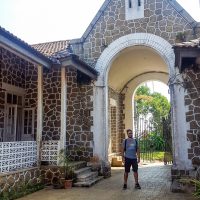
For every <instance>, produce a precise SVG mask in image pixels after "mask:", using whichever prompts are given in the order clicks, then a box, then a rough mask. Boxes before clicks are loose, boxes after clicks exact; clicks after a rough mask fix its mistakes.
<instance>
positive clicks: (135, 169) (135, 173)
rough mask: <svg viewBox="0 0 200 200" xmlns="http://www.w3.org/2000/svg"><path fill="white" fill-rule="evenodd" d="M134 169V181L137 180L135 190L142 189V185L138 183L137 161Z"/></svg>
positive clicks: (133, 164) (134, 163)
mask: <svg viewBox="0 0 200 200" xmlns="http://www.w3.org/2000/svg"><path fill="white" fill-rule="evenodd" d="M132 168H133V175H134V179H135V188H136V189H141V187H140V184H139V183H138V163H137V160H134V161H133V163H132Z"/></svg>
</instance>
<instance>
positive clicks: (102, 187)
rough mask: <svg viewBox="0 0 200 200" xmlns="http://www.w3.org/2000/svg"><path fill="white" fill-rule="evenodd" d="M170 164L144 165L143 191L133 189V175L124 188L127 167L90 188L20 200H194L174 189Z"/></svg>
mask: <svg viewBox="0 0 200 200" xmlns="http://www.w3.org/2000/svg"><path fill="white" fill-rule="evenodd" d="M170 167H171V166H169V165H168V166H164V165H163V163H161V164H153V165H152V164H151V165H141V166H140V168H139V176H140V185H141V187H142V189H141V190H136V189H134V188H133V186H134V184H133V179H132V174H131V176H130V177H129V182H128V189H127V190H122V185H123V182H122V179H123V168H113V170H112V177H111V178H108V179H104V180H102V181H100V182H99V183H97V184H96V185H94V186H92V187H90V188H75V187H73V188H72V189H66V190H65V189H61V190H55V189H50V188H46V189H44V190H41V191H39V192H36V193H34V194H31V195H28V196H26V197H23V198H21V199H20V200H134V199H135V200H179V199H181V200H193V199H194V198H193V197H192V196H191V195H188V194H182V193H171V192H170Z"/></svg>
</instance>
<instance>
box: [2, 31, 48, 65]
mask: <svg viewBox="0 0 200 200" xmlns="http://www.w3.org/2000/svg"><path fill="white" fill-rule="evenodd" d="M0 46H1V47H3V48H5V49H7V50H9V51H11V52H12V53H14V54H16V55H18V56H20V57H22V58H23V59H25V60H27V61H30V62H32V63H35V64H38V65H42V66H44V67H47V68H50V67H51V66H52V61H51V60H50V59H49V58H47V57H46V56H44V55H43V54H41V53H39V52H38V51H36V50H35V49H33V48H32V47H30V46H29V45H28V44H26V43H24V42H23V41H21V40H19V39H18V38H17V37H16V38H15V37H14V36H13V35H11V34H9V33H8V32H7V31H4V30H2V29H0Z"/></svg>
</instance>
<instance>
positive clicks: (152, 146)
mask: <svg viewBox="0 0 200 200" xmlns="http://www.w3.org/2000/svg"><path fill="white" fill-rule="evenodd" d="M139 142H140V144H139V145H140V150H141V151H161V150H163V147H164V139H163V137H162V135H159V134H157V132H151V133H148V134H147V135H145V137H141V138H140V141H139Z"/></svg>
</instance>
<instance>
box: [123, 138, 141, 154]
mask: <svg viewBox="0 0 200 200" xmlns="http://www.w3.org/2000/svg"><path fill="white" fill-rule="evenodd" d="M126 141H127V139H125V141H124V151H125V152H126ZM135 144H136V148H135V150H136V152H137V148H138V141H137V140H136V139H135Z"/></svg>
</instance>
